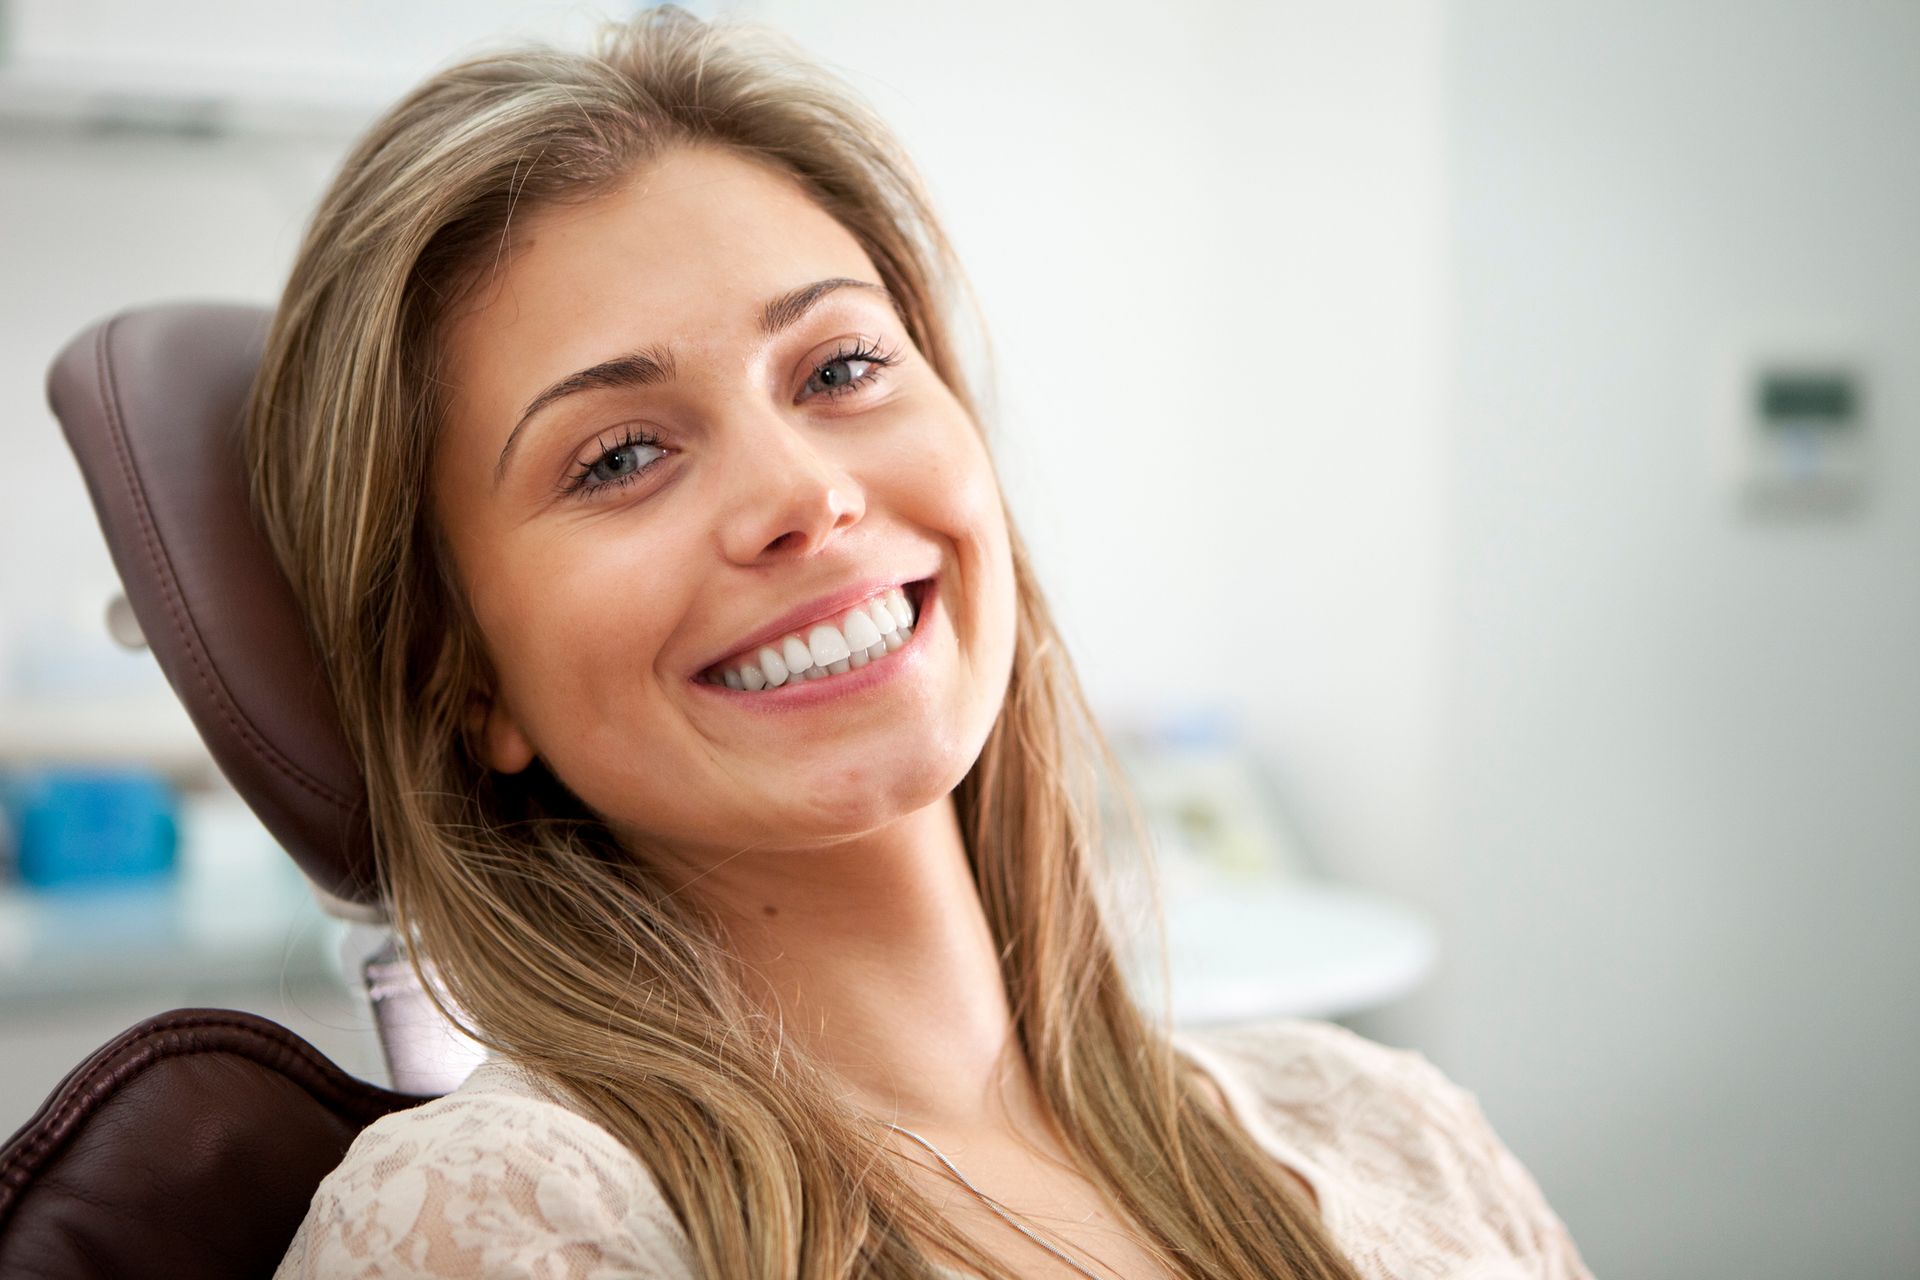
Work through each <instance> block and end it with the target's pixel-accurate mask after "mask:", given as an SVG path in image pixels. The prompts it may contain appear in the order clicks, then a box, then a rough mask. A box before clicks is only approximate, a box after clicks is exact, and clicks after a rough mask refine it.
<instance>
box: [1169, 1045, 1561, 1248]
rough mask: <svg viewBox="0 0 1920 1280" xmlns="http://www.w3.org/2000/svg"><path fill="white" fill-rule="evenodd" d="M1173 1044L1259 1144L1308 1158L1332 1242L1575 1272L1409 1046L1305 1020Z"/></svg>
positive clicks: (1470, 1112)
mask: <svg viewBox="0 0 1920 1280" xmlns="http://www.w3.org/2000/svg"><path fill="white" fill-rule="evenodd" d="M1175 1043H1176V1044H1177V1045H1179V1046H1180V1048H1181V1049H1182V1050H1183V1051H1184V1052H1185V1053H1186V1054H1187V1055H1188V1056H1189V1057H1190V1058H1191V1059H1193V1060H1194V1061H1195V1062H1196V1063H1197V1064H1198V1065H1199V1066H1201V1067H1202V1068H1204V1069H1206V1070H1207V1071H1208V1073H1209V1074H1210V1075H1212V1076H1213V1077H1214V1078H1215V1080H1216V1081H1217V1082H1218V1083H1219V1084H1220V1086H1221V1088H1222V1089H1223V1090H1224V1091H1225V1092H1226V1094H1227V1096H1228V1099H1229V1101H1230V1103H1231V1106H1232V1109H1233V1111H1234V1113H1235V1114H1236V1115H1237V1116H1239V1117H1240V1119H1241V1120H1242V1122H1243V1123H1244V1124H1245V1125H1246V1127H1247V1128H1248V1130H1249V1132H1250V1133H1251V1134H1252V1135H1253V1136H1254V1137H1255V1138H1256V1139H1257V1140H1259V1141H1260V1142H1261V1144H1262V1145H1263V1146H1265V1147H1267V1148H1269V1149H1270V1150H1272V1151H1274V1153H1275V1154H1277V1155H1281V1158H1282V1159H1289V1158H1291V1159H1293V1160H1296V1161H1298V1162H1300V1163H1301V1164H1304V1165H1307V1166H1308V1168H1307V1169H1305V1170H1303V1172H1308V1173H1309V1175H1310V1177H1311V1178H1312V1179H1313V1181H1314V1182H1315V1184H1316V1189H1317V1190H1318V1191H1320V1193H1321V1198H1322V1200H1323V1201H1330V1202H1331V1203H1330V1204H1328V1205H1327V1208H1329V1209H1330V1210H1334V1211H1335V1212H1331V1213H1329V1219H1330V1222H1329V1225H1330V1226H1337V1227H1339V1228H1340V1231H1339V1234H1341V1235H1343V1236H1345V1237H1346V1239H1345V1241H1343V1243H1346V1244H1348V1245H1350V1246H1362V1247H1364V1248H1365V1249H1366V1250H1367V1251H1368V1252H1369V1253H1372V1254H1373V1255H1374V1256H1376V1257H1380V1258H1383V1259H1384V1258H1386V1257H1389V1256H1391V1257H1395V1258H1398V1259H1400V1260H1401V1261H1402V1263H1404V1264H1405V1265H1407V1266H1414V1265H1421V1266H1424V1265H1439V1264H1441V1263H1444V1264H1446V1265H1447V1266H1457V1265H1458V1264H1460V1263H1463V1262H1466V1261H1469V1260H1471V1261H1473V1262H1476V1263H1480V1262H1492V1261H1495V1260H1501V1261H1509V1262H1521V1263H1524V1264H1525V1265H1524V1274H1527V1275H1542V1276H1579V1277H1584V1276H1586V1275H1587V1274H1588V1273H1587V1271H1586V1268H1585V1266H1584V1265H1583V1264H1582V1263H1581V1262H1580V1260H1579V1257H1578V1254H1577V1252H1576V1251H1575V1249H1574V1246H1573V1243H1572V1241H1571V1239H1570V1238H1569V1237H1568V1235H1567V1232H1566V1228H1565V1227H1564V1226H1563V1225H1562V1223H1561V1222H1560V1220H1559V1218H1558V1217H1557V1216H1555V1214H1554V1212H1553V1210H1552V1209H1551V1208H1550V1207H1549V1206H1548V1205H1547V1203H1546V1200H1545V1198H1544V1197H1543V1196H1542V1195H1541V1192H1540V1189H1539V1187H1538V1185H1537V1184H1536V1183H1535V1181H1534V1179H1533V1177H1532V1175H1531V1174H1530V1173H1528V1171H1527V1170H1526V1168H1525V1167H1524V1166H1523V1165H1522V1164H1521V1163H1520V1161H1519V1160H1518V1159H1517V1158H1516V1157H1515V1156H1514V1155H1513V1153H1512V1152H1511V1151H1509V1150H1508V1149H1507V1147H1506V1146H1505V1145H1504V1144H1503V1143H1502V1142H1501V1141H1500V1139H1499V1137H1498V1136H1497V1135H1496V1134H1495V1133H1494V1131H1493V1128H1492V1126H1491V1125H1490V1124H1488V1122H1487V1119H1486V1116H1485V1115H1484V1114H1483V1113H1482V1111H1481V1108H1480V1104H1479V1101H1478V1100H1477V1099H1476V1098H1475V1097H1474V1095H1473V1094H1472V1093H1470V1092H1469V1091H1467V1090H1466V1089H1463V1088H1461V1087H1460V1086H1459V1085H1458V1084H1455V1083H1454V1082H1453V1081H1452V1080H1450V1079H1448V1078H1447V1076H1446V1075H1445V1074H1444V1073H1442V1072H1441V1071H1440V1069H1439V1068H1438V1067H1436V1066H1434V1064H1433V1063H1432V1062H1430V1061H1428V1059H1427V1058H1426V1057H1425V1056H1424V1055H1423V1054H1420V1053H1418V1052H1416V1051H1414V1050H1410V1049H1396V1048H1391V1047H1389V1046H1387V1045H1383V1044H1379V1043H1377V1042H1375V1041H1372V1040H1369V1039H1367V1038H1366V1037H1364V1036H1360V1035H1357V1034H1355V1033H1354V1032H1352V1031H1349V1030H1347V1029H1346V1028H1344V1027H1340V1026H1337V1025H1334V1024H1332V1023H1326V1022H1316V1021H1310V1020H1286V1021H1281V1022H1274V1023H1269V1024H1262V1025H1259V1026H1250V1027H1237V1028H1232V1029H1229V1030H1213V1031H1207V1032H1204V1033H1198V1034H1192V1033H1190V1034H1185V1035H1180V1036H1176V1037H1175ZM1491 1274H1512V1273H1511V1272H1499V1271H1497V1270H1495V1271H1493V1272H1491Z"/></svg>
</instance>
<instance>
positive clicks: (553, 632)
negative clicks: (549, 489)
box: [474, 536, 680, 776]
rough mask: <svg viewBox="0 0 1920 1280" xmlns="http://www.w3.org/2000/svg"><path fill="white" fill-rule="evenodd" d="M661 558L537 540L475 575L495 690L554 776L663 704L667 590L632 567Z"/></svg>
mask: <svg viewBox="0 0 1920 1280" xmlns="http://www.w3.org/2000/svg"><path fill="white" fill-rule="evenodd" d="M663 560H664V562H665V563H672V561H671V559H670V558H663V557H655V556H651V555H647V556H637V555H636V554H635V549H634V548H632V547H629V546H624V545H622V543H621V541H620V540H618V539H613V538H606V537H598V536H586V537H578V538H562V539H552V540H545V539H543V540H541V542H540V543H539V545H537V546H535V545H526V544H522V545H519V546H513V547H508V548H503V549H501V550H500V552H499V553H498V555H497V558H496V561H495V563H494V564H493V565H492V566H491V567H490V568H489V570H488V571H487V573H486V574H485V575H484V576H483V580H482V582H481V584H480V589H479V591H478V592H477V593H476V596H475V600H474V612H475V616H476V618H477V620H478V621H479V624H480V628H481V632H482V634H483V635H484V636H485V638H486V644H487V650H488V653H489V655H490V656H491V657H492V658H493V661H494V667H495V670H496V671H498V672H499V673H500V681H501V685H502V692H503V693H504V695H505V696H506V698H507V701H508V705H509V707H510V708H511V710H512V712H513V714H514V716H515V718H516V719H517V720H518V721H519V722H520V724H521V726H522V728H523V729H524V730H525V731H526V733H527V735H528V737H529V738H530V739H531V740H532V741H533V744H534V747H535V749H536V750H537V751H538V752H539V753H540V754H541V755H542V756H543V757H545V758H546V759H547V760H548V761H549V763H550V764H551V765H553V766H554V767H555V768H556V771H560V772H562V774H563V776H564V774H565V770H566V762H567V758H568V757H569V756H573V755H576V754H581V753H584V754H587V755H588V756H589V757H590V756H591V753H592V752H593V751H594V750H595V749H597V748H600V747H602V746H604V745H605V744H604V743H603V742H602V741H601V739H602V737H603V736H604V733H605V731H606V730H607V729H608V728H609V727H610V726H614V725H623V724H624V725H627V726H629V727H630V726H632V725H633V724H635V723H636V722H644V719H645V717H646V715H647V713H648V708H649V707H651V708H654V709H656V710H657V709H658V708H659V707H660V706H661V705H662V704H663V702H664V697H663V692H662V690H661V687H660V678H659V671H658V666H657V659H658V657H659V654H660V652H661V650H662V648H663V646H664V645H665V643H666V640H667V638H668V634H669V631H670V627H671V624H672V620H673V619H675V618H677V617H679V616H680V614H679V610H678V609H677V607H676V605H675V603H674V601H673V599H672V596H673V594H674V590H675V587H676V584H675V583H674V582H672V581H671V580H668V579H665V578H663V577H662V576H660V575H659V574H658V573H657V572H650V573H640V572H636V568H635V566H636V565H653V564H657V563H661V562H662V561H663Z"/></svg>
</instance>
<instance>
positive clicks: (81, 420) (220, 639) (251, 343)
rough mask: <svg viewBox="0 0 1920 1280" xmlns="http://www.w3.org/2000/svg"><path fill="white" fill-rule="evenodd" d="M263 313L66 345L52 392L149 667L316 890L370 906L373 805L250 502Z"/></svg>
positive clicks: (158, 312) (121, 323) (106, 326)
mask: <svg viewBox="0 0 1920 1280" xmlns="http://www.w3.org/2000/svg"><path fill="white" fill-rule="evenodd" d="M269 314H270V313H269V312H267V311H266V310H265V309H263V308H260V307H249V306H225V305H168V306H155V307H144V308H141V309H138V310H134V311H128V312H124V313H122V314H120V315H117V316H115V317H113V318H112V319H110V320H107V321H104V322H102V323H101V324H98V325H95V326H94V327H93V328H91V329H88V330H87V331H86V332H84V333H82V334H81V335H80V336H79V337H77V338H75V339H74V340H73V341H72V342H71V343H69V344H68V345H67V348H66V350H64V351H62V352H61V353H60V356H59V358H58V359H57V360H55V361H54V364H53V368H52V370H51V372H50V373H49V374H48V378H47V393H48V398H49V399H50V400H51V401H52V404H53V411H54V414H55V415H56V416H57V417H58V418H59V419H60V424H61V426H62V427H63V428H64V429H65V431H66V433H67V441H68V443H69V444H70V445H71V446H72V447H73V453H74V457H76V458H77V459H78V460H79V462H80V470H81V472H82V473H83V474H84V475H85V477H86V482H87V491H88V492H89V493H90V494H91V495H92V496H93V506H94V511H95V513H96V514H97V515H98V516H99V518H100V527H101V528H102V529H103V530H104V531H105V532H106V535H107V546H108V548H109V549H110V550H111V551H112V553H113V562H114V565H115V567H117V568H118V569H119V571H120V581H121V584H122V585H123V586H124V588H125V590H126V593H127V600H128V601H129V603H131V604H132V606H133V611H134V616H135V617H136V618H138V619H139V622H140V627H141V630H142V631H144V632H145V633H146V638H147V643H148V645H149V646H150V647H151V648H152V650H153V656H154V657H155V658H156V659H158V660H159V663H160V669H161V670H162V671H163V672H165V673H166V677H167V679H168V681H169V682H171V683H172V685H173V689H174V692H175V693H177V694H179V696H180V700H181V701H182V702H184V703H185V704H186V708H187V713H188V714H189V715H190V716H191V717H192V718H193V723H194V725H195V726H196V727H198V729H199V730H200V736H201V737H202V738H204V739H205V740H206V743H207V747H208V750H209V751H211V752H212V754H213V758H214V760H215V762H216V763H218V764H219V766H220V769H221V771H222V772H223V773H225V774H226V775H227V777H228V778H229V779H230V780H231V781H232V782H233V785H234V787H235V788H236V789H237V790H238V791H239V792H240V794H241V795H242V796H244V797H245V798H246V800H247V803H248V804H249V805H251V806H252V807H253V810H254V812H255V813H257V814H258V815H259V816H260V820H261V821H262V822H264V823H265V824H266V827H267V829H268V830H269V831H271V832H272V833H273V835H274V838H275V839H277V840H278V841H279V842H280V844H281V845H282V846H283V847H284V848H285V849H286V850H287V851H288V852H289V853H291V854H292V855H293V857H294V860H295V861H297V862H298V863H299V864H300V866H301V868H302V869H303V870H304V871H305V872H306V873H307V875H308V877H309V878H310V879H312V880H313V881H314V883H315V884H316V885H318V886H319V887H320V888H321V889H324V890H325V891H327V892H328V893H331V894H333V895H334V896H335V897H337V898H341V899H345V900H346V901H347V902H350V903H360V904H370V903H372V902H374V900H375V897H376V894H375V889H374V878H373V840H372V832H371V830H370V829H369V827H368V824H367V806H366V793H365V789H364V787H363V785H362V782H361V778H360V774H359V771H358V770H357V769H356V768H355V766H354V763H353V757H352V755H351V754H350V753H349V751H348V749H347V744H346V740H345V738H344V736H343V735H342V733H341V729H340V721H339V716H338V714H337V712H336V710H335V708H334V702H333V698H332V694H331V692H330V691H329V689H328V686H327V682H326V678H325V676H324V674H323V672H322V670H321V667H320V662H319V659H318V657H317V656H316V655H315V652H314V649H313V645H312V643H311V641H309V639H308V636H307V629H306V626H305V624H304V622H303V621H302V619H301V616H300V612H299V609H298V607H297V606H296V605H295V603H294V599H293V593H292V590H291V588H289V587H288V585H287V582H286V579H285V578H284V577H283V576H282V575H281V573H280V570H279V567H278V566H277V565H276V564H275V563H274V559H273V555H272V552H271V551H269V550H268V547H267V542H266V539H265V538H264V537H263V536H262V535H261V533H260V532H259V529H258V527H257V526H256V525H255V523H254V520H253V515H252V508H251V506H250V504H249V502H248V498H247V482H246V474H245V470H244V461H243V457H242V453H241V440H240V428H241V412H242V406H243V404H244V402H245V399H246V395H247V390H248V388H249V386H250V385H251V384H252V382H253V377H254V372H255V370H256V368H257V367H258V365H259V363H260V352H261V348H262V345H263V343H264V341H265V337H266V329H267V323H268V320H269Z"/></svg>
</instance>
